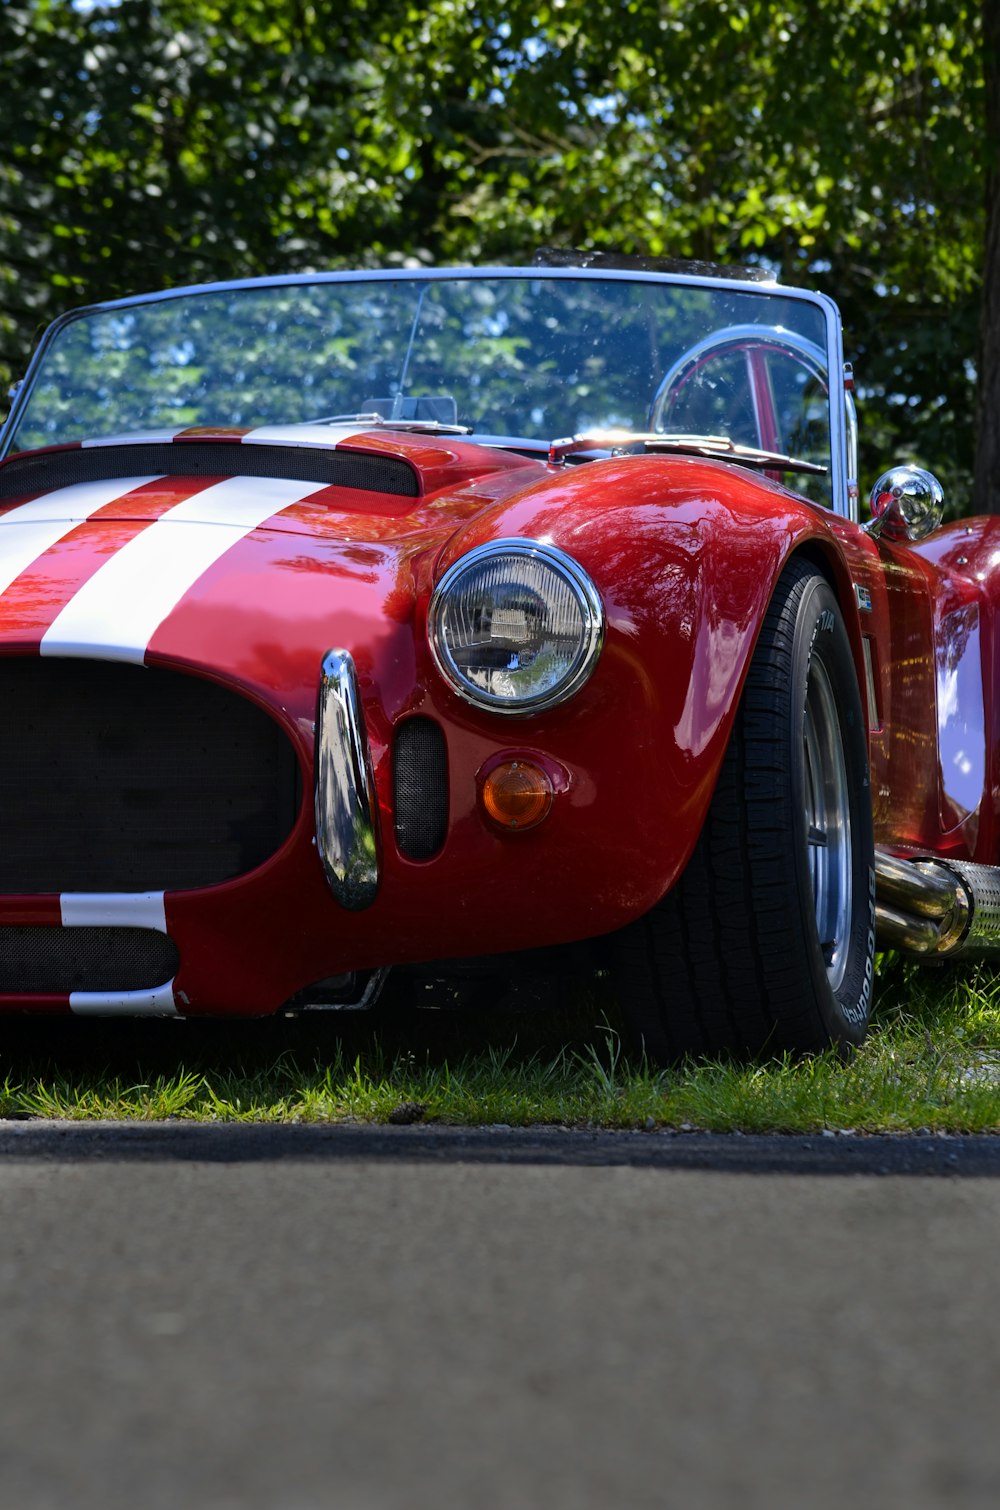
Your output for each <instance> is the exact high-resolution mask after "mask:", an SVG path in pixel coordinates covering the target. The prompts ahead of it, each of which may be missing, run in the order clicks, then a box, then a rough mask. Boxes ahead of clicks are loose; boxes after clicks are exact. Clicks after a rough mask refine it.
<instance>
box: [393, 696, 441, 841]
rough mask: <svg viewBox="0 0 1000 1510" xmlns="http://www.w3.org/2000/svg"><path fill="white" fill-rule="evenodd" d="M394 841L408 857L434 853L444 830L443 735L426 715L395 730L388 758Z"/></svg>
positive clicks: (408, 720) (410, 720)
mask: <svg viewBox="0 0 1000 1510" xmlns="http://www.w3.org/2000/svg"><path fill="white" fill-rule="evenodd" d="M392 779H393V798H394V801H393V806H394V808H395V814H396V843H397V845H398V846H399V849H400V852H401V853H402V854H404V855H406V856H407V857H408V858H409V859H411V860H428V859H430V857H431V855H434V854H437V852H438V850H439V849H440V848H441V846H442V844H443V843H444V836H445V834H446V832H447V829H448V762H447V756H446V754H445V743H444V735H443V734H442V732H441V730H440V728H439V727H438V725H437V724H436V723H433V722H432V721H431V720H430V719H429V718H409V719H407V721H406V722H405V723H404V724H400V726H399V728H398V729H397V731H396V738H395V744H394V748H393V761H392Z"/></svg>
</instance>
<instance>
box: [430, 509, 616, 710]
mask: <svg viewBox="0 0 1000 1510" xmlns="http://www.w3.org/2000/svg"><path fill="white" fill-rule="evenodd" d="M490 556H527V557H529V558H531V557H537V556H540V557H542V559H543V560H544V561H546V562H547V563H548V565H549V566H551V567H552V568H553V570H554V571H556V572H558V573H559V574H560V575H561V576H562V578H563V580H564V581H565V582H566V583H567V584H568V585H569V586H570V587H571V588H572V589H573V590H574V592H575V593H576V595H577V601H578V602H579V605H580V611H581V614H582V616H583V650H582V653H581V656H580V659H579V662H578V663H577V666H576V668H575V670H573V671H572V672H571V673H570V675H569V676H568V677H566V679H565V680H564V681H562V682H560V683H559V684H558V685H557V686H556V687H553V688H552V689H551V691H549V692H547V693H545V694H544V695H543V696H540V697H533V698H521V699H519V700H517V701H516V702H515V701H513V700H510V699H504V698H497V697H490V696H489V695H488V694H487V693H484V692H479V691H478V690H477V689H475V688H472V687H470V686H469V685H468V683H467V682H464V681H463V680H462V679H461V677H460V675H459V672H458V670H457V669H456V668H455V666H454V665H453V664H452V662H451V659H450V657H449V655H448V653H447V651H446V649H445V648H444V646H443V641H442V638H441V634H440V620H441V613H442V610H443V606H444V602H445V599H446V598H447V595H448V593H449V592H450V591H451V589H452V587H454V585H455V583H456V582H457V581H458V579H459V578H460V577H461V576H462V575H463V573H464V572H466V571H467V570H468V569H469V567H471V566H476V565H478V564H479V562H480V561H483V560H485V559H486V558H488V557H490ZM427 641H428V644H429V645H430V649H431V655H432V656H433V657H434V664H435V665H436V666H437V669H438V671H439V672H440V673H441V676H442V677H443V678H444V680H445V681H446V682H447V684H448V686H449V687H450V688H451V689H452V691H453V692H455V693H456V694H457V695H458V696H459V697H460V698H461V699H462V700H463V702H467V703H471V704H472V706H473V707H475V708H485V709H486V710H487V712H489V713H499V714H502V715H504V716H506V717H508V718H509V717H522V718H523V717H526V716H527V715H528V714H531V713H540V712H541V711H543V710H544V709H546V708H554V707H556V705H557V704H559V703H563V702H565V701H566V700H567V698H570V697H572V696H573V695H574V693H576V692H579V690H580V688H581V687H582V686H583V685H584V683H585V682H586V681H587V680H588V679H589V677H590V674H591V672H592V671H593V669H594V667H595V666H596V664H597V660H598V657H599V656H600V653H601V649H602V647H603V645H604V605H603V603H602V602H601V598H600V594H599V593H598V591H597V588H596V587H595V586H594V584H593V582H592V581H591V579H590V577H589V576H588V574H587V573H586V572H585V571H584V569H583V567H582V566H580V565H579V563H578V562H576V561H574V560H573V558H572V556H567V555H566V553H565V552H564V551H561V550H559V549H558V547H557V546H554V545H543V544H542V543H541V542H540V541H538V540H525V539H504V540H492V541H490V543H489V544H488V545H478V546H476V548H475V549H474V550H471V551H468V552H466V554H465V555H464V556H460V557H459V559H458V560H457V561H455V562H454V563H453V564H452V565H451V566H450V567H449V568H448V570H447V571H446V572H445V574H444V576H443V577H442V578H441V580H440V582H439V583H438V584H437V586H436V587H435V589H434V591H433V593H432V594H431V601H430V606H429V607H428V610H427Z"/></svg>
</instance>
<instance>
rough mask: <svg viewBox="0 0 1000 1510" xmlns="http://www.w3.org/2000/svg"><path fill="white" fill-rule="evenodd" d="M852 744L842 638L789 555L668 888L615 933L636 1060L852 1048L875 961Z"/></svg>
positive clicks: (852, 712) (823, 585) (854, 718)
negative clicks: (695, 837)
mask: <svg viewBox="0 0 1000 1510" xmlns="http://www.w3.org/2000/svg"><path fill="white" fill-rule="evenodd" d="M873 861H874V846H873V838H872V817H871V797H870V792H869V785H868V758H867V740H866V734H865V725H864V719H863V716H862V711H861V700H860V696H859V692H858V680H857V676H856V673H855V669H854V661H853V658H852V655H851V648H850V643H849V641H848V637H847V630H846V628H845V626H844V621H843V618H842V616H841V613H840V609H839V607H838V604H837V600H836V598H835V597H834V594H833V592H832V590H831V588H830V587H829V585H828V583H827V581H826V579H825V578H824V577H822V576H821V575H820V574H819V573H818V572H817V571H816V569H815V567H813V566H811V565H809V564H808V563H807V562H805V561H801V560H793V561H792V562H790V563H789V565H788V566H787V567H786V568H785V570H784V572H783V573H782V575H781V577H780V578H779V581H778V584H777V587H776V589H775V593H774V597H773V598H772V601H771V605H770V607H769V609H768V612H767V615H766V617H765V619H764V623H763V626H762V628H761V633H760V638H759V640H758V643H757V648H756V650H755V652H754V656H753V660H752V662H751V665H750V669H749V672H748V674H747V681H746V685H745V687H744V691H743V697H742V700H741V703H740V707H739V709H738V711H737V716H736V721H735V724H734V727H733V732H732V736H731V738H730V742H729V747H728V749H727V752H726V756H725V759H724V761H723V766H722V770H721V772H720V776H719V782H718V786H717V788H716V792H715V795H714V797H713V799H712V803H711V806H710V809H709V813H708V817H707V819H706V821H705V825H704V828H703V830H702V833H701V837H700V838H699V841H698V844H697V846H696V848H695V851H694V854H693V856H692V858H691V860H690V862H689V864H688V866H687V869H686V870H685V872H684V874H683V876H682V877H681V879H680V881H679V882H678V884H677V885H676V886H675V887H674V889H673V890H672V891H670V892H668V894H667V895H666V896H665V897H664V898H663V900H662V901H661V902H659V903H658V904H657V906H655V907H654V908H653V909H652V911H651V912H649V913H647V914H646V916H645V917H644V918H641V919H640V920H639V921H638V922H637V923H634V924H632V925H631V926H630V927H629V928H627V929H625V930H623V931H622V932H621V933H620V934H618V935H616V938H615V954H616V964H617V978H618V987H619V995H620V997H621V1001H622V1007H623V1009H624V1011H625V1014H626V1016H627V1018H628V1020H629V1022H630V1025H631V1027H632V1028H633V1030H634V1032H635V1034H636V1036H637V1037H638V1038H640V1039H641V1042H642V1044H643V1045H644V1047H645V1049H646V1052H647V1053H648V1054H649V1055H650V1056H651V1057H652V1058H654V1059H657V1060H659V1061H661V1062H670V1061H676V1060H677V1059H679V1058H681V1057H683V1056H684V1055H685V1054H700V1055H703V1054H709V1055H713V1054H737V1055H740V1056H742V1055H753V1056H756V1057H760V1056H763V1055H767V1056H771V1055H777V1054H781V1053H784V1052H791V1053H808V1052H815V1051H817V1050H820V1049H823V1048H826V1047H829V1046H830V1045H834V1046H835V1047H837V1048H839V1049H841V1050H842V1051H845V1052H846V1051H847V1050H849V1049H850V1048H851V1047H852V1046H854V1045H856V1044H859V1043H861V1041H862V1039H863V1038H864V1035H865V1032H866V1029H867V1025H868V1018H869V1013H870V1010H871V996H872V969H873V961H874V951H875V871H874V863H873Z"/></svg>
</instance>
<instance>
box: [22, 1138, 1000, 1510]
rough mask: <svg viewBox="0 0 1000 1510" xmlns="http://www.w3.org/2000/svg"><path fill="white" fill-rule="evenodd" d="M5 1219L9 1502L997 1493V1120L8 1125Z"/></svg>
mask: <svg viewBox="0 0 1000 1510" xmlns="http://www.w3.org/2000/svg"><path fill="white" fill-rule="evenodd" d="M842 1169H847V1170H850V1171H851V1172H848V1173H842V1172H839V1171H840V1170H842ZM0 1218H2V1231H3V1234H4V1236H3V1242H2V1246H0V1293H2V1300H3V1316H4V1340H3V1352H2V1358H3V1370H2V1375H0V1377H2V1392H0V1506H2V1507H6V1506H11V1507H14V1506H17V1507H19V1510H34V1507H42V1506H44V1507H49V1506H55V1507H81V1510H89V1507H90V1506H94V1507H97V1506H101V1507H107V1510H117V1507H129V1510H158V1507H160V1506H164V1507H166V1506H170V1507H172V1510H177V1507H184V1510H187V1507H191V1510H199V1507H211V1510H223V1507H225V1510H230V1507H240V1510H242V1507H249V1510H256V1507H281V1510H286V1507H287V1510H313V1507H316V1510H320V1507H324V1510H326V1507H336V1510H340V1507H344V1510H383V1507H385V1510H397V1507H398V1510H425V1507H426V1510H452V1507H454V1510H494V1507H496V1510H500V1507H503V1510H507V1507H510V1510H529V1507H535V1506H538V1507H544V1510H562V1507H566V1510H590V1507H595V1510H596V1507H602V1510H603V1507H609V1510H617V1507H628V1510H645V1507H657V1510H659V1507H664V1506H666V1507H673V1506H678V1507H685V1510H687V1507H695V1510H697V1507H700V1506H730V1505H731V1506H739V1507H753V1510H755V1507H761V1510H764V1507H767V1510H776V1507H783V1506H794V1507H809V1510H811V1507H819V1510H825V1507H827V1506H829V1507H831V1510H832V1507H836V1510H844V1507H845V1506H847V1507H851V1510H865V1507H872V1510H892V1507H896V1506H899V1507H906V1510H921V1507H923V1506H942V1507H944V1506H947V1507H949V1510H952V1507H965V1506H977V1507H978V1506H984V1507H986V1506H989V1507H990V1510H993V1507H995V1506H996V1505H997V1504H998V1503H1000V1432H998V1431H997V1426H996V1422H997V1419H998V1402H997V1385H998V1372H1000V1370H998V1362H997V1360H998V1356H1000V1351H998V1349H1000V1320H998V1316H1000V1302H998V1288H1000V1286H998V1254H1000V1140H993V1139H987V1140H979V1141H976V1140H968V1139H945V1140H941V1139H924V1140H915V1141H914V1140H906V1141H904V1140H870V1141H867V1140H865V1141H863V1140H859V1139H840V1138H838V1139H831V1140H818V1139H816V1140H793V1139H774V1140H770V1139H751V1138H745V1139H739V1138H737V1139H702V1138H692V1137H688V1138H667V1137H663V1136H660V1135H650V1136H641V1135H619V1136H617V1137H616V1136H615V1135H608V1136H601V1135H594V1136H590V1135H587V1134H573V1135H568V1136H567V1135H563V1134H559V1133H550V1134H545V1133H541V1134H528V1135H519V1134H515V1133H511V1132H504V1131H502V1130H501V1131H497V1132H493V1133H484V1134H474V1135H473V1134H448V1133H443V1132H435V1131H434V1130H431V1129H427V1130H423V1129H420V1128H400V1129H391V1130H387V1131H385V1132H378V1131H375V1130H371V1131H367V1130H362V1129H356V1130H355V1129H346V1130H341V1131H337V1130H321V1131H319V1132H314V1131H313V1130H311V1129H307V1128H291V1129H279V1130H273V1131H271V1130H268V1129H266V1128H250V1129H245V1130H235V1131H227V1130H226V1129H222V1128H194V1127H190V1128H189V1127H186V1126H184V1125H183V1124H181V1125H178V1126H174V1127H166V1128H162V1129H146V1128H142V1127H132V1128H127V1129H125V1130H124V1131H115V1130H109V1129H87V1128H79V1129H72V1128H71V1129H67V1128H65V1127H46V1126H38V1125H33V1124H26V1125H17V1124H15V1125H0Z"/></svg>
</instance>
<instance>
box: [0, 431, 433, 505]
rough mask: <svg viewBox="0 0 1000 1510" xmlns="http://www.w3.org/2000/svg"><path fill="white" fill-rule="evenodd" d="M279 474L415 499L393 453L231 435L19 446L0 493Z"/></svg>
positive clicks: (409, 476) (408, 470) (414, 481)
mask: <svg viewBox="0 0 1000 1510" xmlns="http://www.w3.org/2000/svg"><path fill="white" fill-rule="evenodd" d="M151 475H152V476H164V477H287V478H290V479H291V480H292V481H293V482H325V483H327V484H329V485H330V486H331V487H338V488H364V489H365V490H366V491H367V492H369V493H389V494H391V495H392V496H393V497H396V498H417V497H419V494H420V485H419V481H418V478H417V474H416V472H415V470H414V469H413V468H412V467H411V466H410V465H409V463H408V462H405V461H402V460H401V459H400V458H399V457H398V456H371V455H366V454H363V453H361V452H358V451H337V450H334V449H333V447H332V446H331V448H330V449H329V450H327V449H326V448H325V447H322V446H277V445H275V446H272V445H263V444H261V445H258V444H256V443H254V442H250V443H248V444H245V445H244V444H240V443H239V442H237V441H203V440H199V441H178V442H176V443H175V442H171V441H157V442H138V443H136V444H133V445H126V446H88V447H86V449H81V450H76V449H73V450H68V451H46V452H42V453H39V452H37V451H30V452H25V453H24V454H23V455H21V456H12V457H11V458H10V459H9V460H8V461H7V462H6V463H5V464H4V465H3V466H2V467H0V499H5V498H22V497H25V496H26V495H27V494H33V493H45V492H49V491H50V490H53V489H55V488H66V487H70V486H71V485H72V484H73V483H75V482H96V481H99V480H101V479H103V478H106V477H111V478H113V477H146V476H151Z"/></svg>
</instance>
